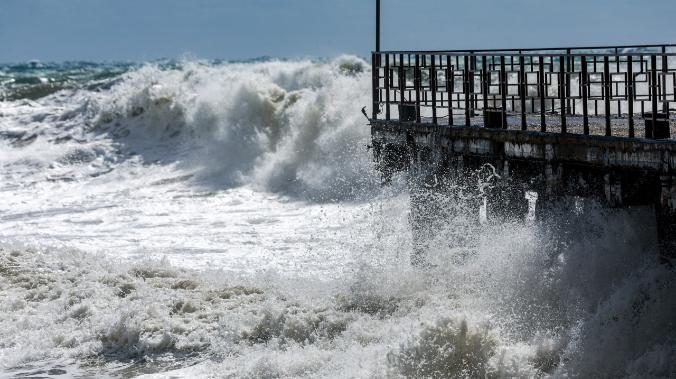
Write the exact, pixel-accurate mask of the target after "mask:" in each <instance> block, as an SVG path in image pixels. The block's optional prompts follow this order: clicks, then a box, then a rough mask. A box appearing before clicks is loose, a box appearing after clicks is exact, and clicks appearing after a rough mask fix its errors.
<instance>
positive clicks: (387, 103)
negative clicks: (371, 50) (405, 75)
mask: <svg viewBox="0 0 676 379" xmlns="http://www.w3.org/2000/svg"><path fill="white" fill-rule="evenodd" d="M385 119H386V120H387V121H390V54H385Z"/></svg>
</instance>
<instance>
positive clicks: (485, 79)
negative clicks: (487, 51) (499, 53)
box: [480, 55, 490, 110]
mask: <svg viewBox="0 0 676 379" xmlns="http://www.w3.org/2000/svg"><path fill="white" fill-rule="evenodd" d="M481 58H482V59H481V76H480V77H481V92H483V96H482V100H483V108H484V110H486V109H488V94H489V93H490V86H489V80H490V75H489V74H488V56H486V55H484V56H483V57H481Z"/></svg>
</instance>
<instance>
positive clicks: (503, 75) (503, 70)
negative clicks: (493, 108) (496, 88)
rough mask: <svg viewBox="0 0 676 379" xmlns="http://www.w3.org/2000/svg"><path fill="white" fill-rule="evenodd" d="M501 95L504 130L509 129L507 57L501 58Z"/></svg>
mask: <svg viewBox="0 0 676 379" xmlns="http://www.w3.org/2000/svg"><path fill="white" fill-rule="evenodd" d="M500 94H501V95H502V96H501V97H502V99H501V101H500V103H501V104H500V106H501V107H502V115H501V116H500V123H501V124H502V128H503V129H507V123H506V122H505V118H506V117H507V70H506V68H505V56H504V55H501V56H500Z"/></svg>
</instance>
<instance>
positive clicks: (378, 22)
mask: <svg viewBox="0 0 676 379" xmlns="http://www.w3.org/2000/svg"><path fill="white" fill-rule="evenodd" d="M376 51H377V52H379V51H380V0H376Z"/></svg>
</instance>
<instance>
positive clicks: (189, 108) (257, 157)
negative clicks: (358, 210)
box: [12, 56, 376, 200]
mask: <svg viewBox="0 0 676 379" xmlns="http://www.w3.org/2000/svg"><path fill="white" fill-rule="evenodd" d="M368 79H369V78H368V65H367V64H366V62H364V61H363V60H361V59H359V58H356V57H349V56H345V57H340V58H336V59H334V60H331V61H325V62H313V61H263V62H256V63H222V64H211V63H208V62H200V61H186V62H182V63H180V64H176V65H159V64H149V65H145V66H143V67H140V68H138V69H134V70H131V71H129V72H127V73H124V74H122V75H121V76H118V77H116V78H114V79H111V80H108V81H99V82H98V83H100V84H99V85H94V83H95V82H90V84H88V88H85V89H78V90H70V91H58V92H57V93H55V94H53V95H52V96H49V97H48V98H46V99H42V101H41V105H42V106H45V107H50V106H51V107H52V109H49V110H48V111H47V112H46V113H48V114H49V115H48V116H46V117H45V118H44V119H42V120H30V119H22V118H20V117H19V116H17V117H16V118H14V119H13V120H12V122H14V123H15V124H19V125H21V126H22V127H23V128H24V129H25V128H26V126H29V127H30V126H35V125H36V124H41V125H42V127H41V129H40V131H36V133H37V134H38V135H39V136H41V137H43V138H44V136H46V135H47V134H48V133H52V135H51V136H50V137H49V138H48V141H50V142H54V143H56V142H57V141H63V139H64V138H73V137H74V135H75V134H79V137H80V138H85V139H86V140H88V141H92V140H95V139H96V140H100V139H101V137H105V138H107V139H109V140H110V143H111V145H114V146H115V148H111V149H108V150H109V152H110V153H114V154H119V153H122V154H121V155H120V156H119V157H118V160H120V159H121V160H124V159H125V156H124V154H127V155H129V156H131V155H133V156H139V157H141V158H142V159H143V160H144V161H145V162H163V163H167V162H177V161H180V163H181V167H183V168H184V169H185V170H189V171H193V172H198V173H199V175H196V181H197V180H199V183H200V184H202V185H208V186H225V187H228V186H237V185H244V184H248V185H254V186H257V187H260V188H262V189H265V190H269V191H274V192H284V193H287V194H295V195H302V196H303V197H306V198H318V199H324V200H326V199H335V198H346V197H354V196H357V195H359V194H363V193H364V192H366V191H367V190H368V188H374V187H375V185H376V183H375V182H376V181H375V180H374V179H373V178H374V176H375V175H373V171H372V170H373V169H372V165H371V161H370V158H369V155H368V153H367V152H366V145H367V144H368V136H369V130H368V127H367V126H366V122H365V120H364V119H363V116H362V115H361V113H360V109H361V107H362V106H364V105H365V104H367V103H368V99H367V98H366V97H365V96H364V94H366V93H368V91H367V87H368V85H369V80H368ZM47 86H50V88H52V87H51V86H52V85H51V84H48V85H47ZM40 88H41V87H39V86H34V87H30V88H29V89H27V90H29V91H42V90H41V89H40ZM54 90H57V88H54ZM55 106H58V107H59V108H61V109H59V110H58V112H54V111H55V109H53V108H54V107H55ZM55 123H57V124H61V125H63V126H64V127H62V128H59V129H60V132H59V133H57V134H56V135H55V134H54V128H53V125H54V124H55ZM59 129H57V130H59ZM117 150H119V152H118V151H117Z"/></svg>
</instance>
